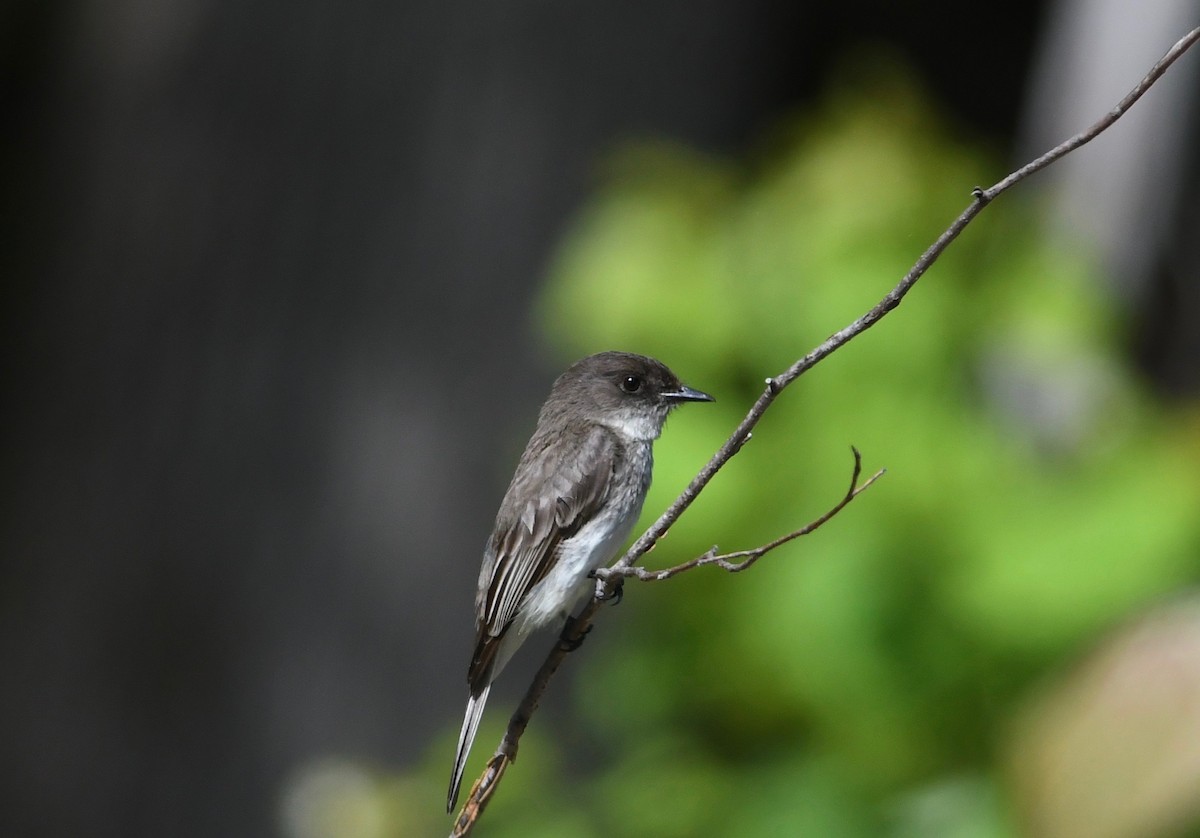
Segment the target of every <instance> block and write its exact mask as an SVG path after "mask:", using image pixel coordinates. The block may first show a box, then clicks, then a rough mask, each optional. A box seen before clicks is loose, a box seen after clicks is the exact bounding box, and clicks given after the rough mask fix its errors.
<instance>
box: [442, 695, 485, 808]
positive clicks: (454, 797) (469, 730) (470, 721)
mask: <svg viewBox="0 0 1200 838" xmlns="http://www.w3.org/2000/svg"><path fill="white" fill-rule="evenodd" d="M491 689H492V685H491V684H488V685H487V686H486V687H484V688H483V692H481V693H480V694H479V695H473V696H471V699H470V700H469V701H468V702H467V714H466V716H465V717H464V718H463V725H462V730H461V731H460V732H459V734H458V753H457V754H456V755H455V757H454V772H453V773H452V774H451V775H450V793H449V794H447V795H446V811H447V812H453V811H454V805H455V804H456V803H458V787H459V786H460V785H462V775H463V769H464V768H465V767H466V765H467V754H469V753H471V743H472V742H474V741H475V731H477V730H478V729H479V718H480V716H482V715H483V705H485V704H487V697H488V693H489V692H491Z"/></svg>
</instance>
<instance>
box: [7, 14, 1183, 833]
mask: <svg viewBox="0 0 1200 838" xmlns="http://www.w3.org/2000/svg"><path fill="white" fill-rule="evenodd" d="M1084 5H1085V6H1086V4H1084ZM1166 5H1167V4H1164V6H1166ZM1076 6H1078V4H1076ZM1193 12H1194V8H1193ZM1071 14H1072V12H1071V11H1070V10H1069V9H1067V8H1065V7H1060V6H1058V5H1057V4H1051V3H1040V2H1010V3H1005V4H962V3H949V2H926V3H917V4H904V8H903V11H900V10H899V9H898V4H894V3H884V2H870V3H864V4H840V5H839V4H803V3H786V2H731V0H720V1H719V2H718V1H717V0H705V1H704V2H688V3H683V2H674V3H672V2H645V0H639V1H638V2H628V0H619V1H618V2H609V3H604V4H592V5H582V6H581V5H579V4H562V3H545V2H523V3H509V4H503V5H497V4H486V3H462V2H449V3H444V2H438V3H432V2H428V1H427V0H419V1H418V2H407V3H373V2H362V0H354V2H348V3H340V4H334V3H329V2H320V1H319V0H317V1H315V2H314V0H301V2H293V3H272V2H267V1H266V0H257V2H232V0H223V2H222V0H192V2H185V1H184V0H176V2H166V3H161V2H158V3H155V2H147V0H141V2H139V1H138V0H124V1H123V2H116V3H105V4H100V3H96V2H92V3H62V2H38V0H23V2H21V1H19V2H16V3H10V4H8V5H7V6H6V7H5V8H4V9H3V12H2V15H0V33H2V34H0V38H2V39H3V43H2V50H0V55H2V56H3V58H2V61H3V66H2V69H0V97H2V99H0V102H2V107H3V112H4V114H5V123H6V125H7V128H6V130H5V131H4V132H3V133H2V134H0V143H2V146H0V161H2V165H3V173H4V174H3V177H4V189H3V197H2V201H3V204H2V209H0V212H2V213H3V225H2V228H3V235H4V241H3V248H2V249H0V260H2V262H0V271H2V273H3V276H4V278H5V283H4V288H5V296H6V305H5V306H4V308H3V318H4V320H3V329H2V331H0V333H2V334H3V336H4V349H5V351H4V383H3V386H4V402H3V403H4V409H3V419H2V424H0V428H2V432H3V447H2V449H0V450H2V452H3V471H2V479H3V501H4V503H3V530H2V539H3V540H2V542H0V678H2V681H3V687H2V688H0V753H2V754H3V760H4V763H5V768H6V773H7V774H8V775H9V776H8V779H6V780H5V782H4V783H3V784H2V785H0V788H2V790H3V791H2V793H3V796H4V797H3V800H0V813H2V814H0V831H2V832H3V833H4V834H6V835H22V836H36V835H76V836H101V835H112V836H118V835H119V836H128V835H164V834H165V835H171V836H179V837H180V838H186V836H213V835H222V836H243V835H244V836H259V835H265V834H272V833H274V832H276V831H278V828H279V827H278V818H277V815H276V809H277V803H278V795H279V790H280V786H281V783H282V782H283V781H284V779H285V777H286V776H287V774H288V772H289V771H291V770H292V769H293V768H294V767H295V766H296V765H298V764H300V763H302V762H303V761H305V760H307V759H311V758H313V757H316V756H320V755H322V754H329V753H332V754H339V753H349V754H354V755H355V756H357V757H359V758H363V759H367V760H371V761H373V762H375V763H376V764H379V765H382V766H385V767H387V766H394V767H402V766H405V765H407V764H409V763H410V762H411V761H412V760H414V759H416V758H418V757H419V756H420V755H422V754H424V753H425V752H426V750H427V749H428V748H429V747H430V744H431V740H432V739H433V738H434V737H435V736H441V737H443V738H445V737H446V736H447V735H448V731H449V730H450V729H452V728H456V726H457V724H458V722H459V718H460V715H459V714H460V713H461V707H460V705H461V702H462V701H463V700H464V698H465V693H464V673H465V666H466V655H467V652H468V647H469V644H470V637H471V598H472V595H473V589H474V578H475V575H476V573H477V570H478V555H479V549H480V545H481V544H482V541H483V538H484V536H485V534H486V532H487V530H488V528H489V527H490V523H491V516H492V514H493V510H494V506H495V503H496V501H497V498H498V497H499V494H500V493H501V492H502V490H503V487H504V485H505V483H506V480H507V475H508V472H509V469H510V468H511V464H512V462H513V458H514V455H515V452H516V450H517V448H518V447H519V445H520V441H521V440H522V439H523V438H524V435H525V434H526V433H527V432H528V429H529V427H530V425H531V423H532V419H533V415H534V411H535V410H536V406H537V404H538V403H539V402H540V400H541V398H542V397H543V395H544V392H545V390H546V387H547V386H548V383H549V381H550V380H551V378H552V377H553V375H554V374H555V372H556V368H557V367H558V366H560V365H561V359H558V358H553V357H549V356H548V355H547V354H546V353H545V352H544V351H543V349H542V347H541V345H540V344H539V340H538V337H537V335H536V334H535V333H534V331H533V330H532V328H531V324H530V317H529V315H528V310H529V305H530V302H531V300H532V299H533V297H534V294H535V292H536V289H537V287H538V283H539V281H540V279H541V276H542V271H543V266H544V265H545V263H546V261H547V260H548V258H549V256H550V254H551V252H552V249H553V247H554V244H555V242H556V240H557V238H558V236H559V235H560V234H561V233H562V232H563V231H564V229H565V227H566V225H567V224H568V223H569V220H570V218H571V215H572V212H573V211H574V210H575V209H576V208H578V207H579V206H580V205H581V203H582V202H583V201H584V200H585V199H586V197H587V194H588V190H589V186H590V184H591V183H592V177H593V174H594V171H595V170H594V166H595V162H596V159H597V156H598V155H600V154H602V153H603V152H604V151H605V150H606V149H607V148H609V147H611V146H612V144H613V143H615V142H618V141H620V140H621V139H623V138H627V137H630V136H665V137H669V138H672V139H674V140H677V141H680V142H683V143H686V144H689V145H692V146H695V147H698V148H700V149H702V150H704V151H707V152H710V153H717V154H723V155H738V154H742V153H745V152H746V151H747V150H749V149H752V148H753V147H754V145H755V143H756V142H758V141H759V140H761V138H762V135H763V132H764V131H765V130H766V129H768V128H769V127H770V126H771V125H772V124H773V122H774V121H775V120H777V119H778V118H779V117H780V116H781V115H783V114H786V113H788V112H791V111H793V110H795V109H797V108H799V107H802V106H803V105H804V104H805V102H807V101H809V100H810V99H811V98H812V97H814V96H815V95H818V94H819V93H820V91H821V90H822V89H824V88H825V87H826V86H827V85H828V84H829V83H830V81H831V77H832V76H833V74H835V73H836V72H837V70H838V67H839V66H842V63H843V62H844V61H845V60H846V56H847V55H850V54H852V51H853V50H855V49H859V48H861V47H863V46H864V45H867V46H871V47H876V48H878V47H882V48H885V49H888V50H891V51H893V52H894V53H896V54H898V55H900V56H902V57H903V58H904V59H905V60H906V61H907V62H909V63H910V64H911V65H912V66H913V67H915V68H916V70H917V72H918V74H919V75H920V76H921V77H922V78H923V79H924V81H925V82H926V83H927V85H928V86H929V88H930V90H931V92H932V95H933V97H934V98H935V100H936V101H938V102H939V103H940V104H941V106H942V107H943V108H945V109H946V110H947V111H948V112H949V113H950V114H951V115H952V118H954V119H955V120H956V121H957V122H958V124H959V125H960V127H961V129H962V130H963V131H964V132H966V133H968V134H970V135H972V136H978V137H983V138H986V139H987V140H988V141H990V142H991V143H993V144H994V145H995V147H996V148H997V149H999V150H1001V153H1002V154H1003V153H1005V152H1004V150H1006V149H1007V150H1008V151H1007V155H1008V156H1009V157H1010V158H1012V159H1014V160H1016V155H1017V154H1018V152H1019V151H1023V148H1022V138H1023V137H1024V138H1028V137H1030V136H1037V134H1038V130H1037V126H1036V125H1035V126H1032V127H1031V125H1030V120H1031V119H1035V118H1036V116H1031V115H1030V112H1029V108H1028V102H1029V101H1030V100H1031V91H1033V90H1034V89H1035V88H1036V85H1037V84H1038V81H1037V76H1036V75H1035V72H1034V68H1035V67H1036V66H1037V62H1036V61H1035V56H1036V55H1037V54H1038V50H1039V45H1044V44H1045V43H1046V42H1047V40H1046V39H1047V38H1048V35H1047V32H1048V31H1050V26H1051V23H1052V22H1054V21H1058V22H1059V23H1060V24H1061V23H1062V22H1063V21H1064V20H1065V21H1067V22H1068V23H1069V22H1070V20H1071ZM1142 14H1143V16H1144V17H1150V18H1153V17H1154V16H1155V15H1154V14H1152V13H1151V12H1149V11H1146V12H1144V13H1142ZM1185 17H1186V15H1185ZM1190 25H1194V23H1192V24H1186V25H1184V26H1183V27H1181V28H1178V29H1177V30H1175V29H1172V28H1171V27H1170V26H1168V27H1167V31H1168V32H1170V33H1171V34H1169V35H1168V36H1167V37H1164V38H1161V39H1160V40H1159V41H1158V42H1157V46H1156V47H1155V48H1154V49H1153V50H1152V51H1151V52H1150V53H1149V54H1148V56H1149V57H1148V58H1147V57H1146V56H1143V55H1140V54H1139V55H1138V56H1136V57H1135V59H1134V62H1133V65H1132V66H1133V67H1134V68H1135V69H1134V70H1133V71H1132V72H1130V73H1129V74H1128V75H1127V76H1126V78H1125V81H1124V82H1122V83H1121V84H1120V85H1119V86H1118V87H1117V88H1115V89H1114V90H1113V91H1111V92H1109V91H1105V93H1104V96H1105V97H1106V98H1105V100H1104V101H1106V102H1107V103H1108V104H1106V105H1105V106H1104V107H1102V108H1100V109H1099V110H1097V111H1095V113H1094V115H1093V116H1094V117H1098V116H1099V115H1100V114H1101V113H1102V112H1103V110H1104V109H1106V108H1107V107H1108V106H1110V105H1111V103H1113V102H1115V101H1116V99H1118V98H1119V97H1120V95H1122V94H1123V93H1124V91H1125V90H1126V89H1127V88H1128V87H1129V86H1131V84H1132V83H1133V82H1134V81H1135V80H1136V79H1137V78H1139V77H1140V75H1141V73H1142V72H1143V71H1144V70H1145V69H1146V68H1148V67H1149V65H1150V63H1152V61H1153V59H1154V58H1156V57H1157V56H1158V55H1159V54H1161V52H1163V51H1164V50H1165V49H1166V48H1167V47H1168V46H1169V45H1170V43H1171V42H1173V41H1174V40H1175V39H1176V38H1177V37H1179V36H1180V35H1182V34H1183V32H1184V31H1185V29H1186V28H1187V26H1190ZM1068 29H1069V26H1068ZM1189 58H1191V56H1189ZM1193 63H1194V62H1193ZM1181 72H1182V71H1181ZM1190 72H1192V78H1194V77H1195V72H1194V71H1190ZM1193 111H1194V109H1193ZM1193 111H1180V112H1178V113H1176V114H1174V117H1175V121H1176V122H1182V123H1183V124H1185V125H1191V124H1192V121H1194V116H1188V114H1190V113H1192V112H1193ZM1081 127H1083V125H1073V126H1071V127H1070V129H1069V131H1060V132H1059V135H1058V136H1057V137H1055V139H1058V138H1061V136H1065V135H1066V134H1067V133H1070V132H1071V131H1074V130H1078V129H1079V128H1081ZM1181 147H1186V146H1181ZM1035 150H1041V149H1035ZM1189 167H1190V168H1189ZM1169 176H1170V178H1171V179H1172V181H1171V182H1172V183H1174V184H1176V185H1177V186H1179V190H1178V191H1179V192H1180V193H1187V192H1188V191H1189V190H1188V189H1187V188H1186V185H1187V184H1197V181H1198V180H1200V179H1198V178H1197V174H1196V155H1195V153H1194V152H1192V153H1191V156H1190V160H1189V158H1188V157H1187V156H1186V155H1183V156H1181V157H1180V162H1179V163H1178V165H1177V166H1176V167H1175V168H1174V169H1172V170H1171V171H1170V172H1169ZM972 185H973V184H964V204H965V200H966V190H967V189H968V188H969V187H970V186H972ZM1194 192H1195V190H1194V188H1193V189H1192V190H1191V193H1192V194H1194ZM1159 203H1160V204H1164V205H1165V212H1166V214H1165V216H1164V217H1163V218H1162V219H1160V221H1159V222H1158V229H1159V230H1160V231H1161V232H1162V235H1161V241H1160V242H1158V243H1156V244H1155V246H1154V247H1153V248H1152V249H1151V252H1150V254H1149V256H1148V257H1146V259H1144V260H1143V261H1142V262H1141V263H1139V264H1140V265H1141V268H1140V269H1139V270H1135V271H1130V272H1128V273H1127V274H1122V275H1118V276H1116V278H1115V280H1114V283H1115V284H1116V285H1117V286H1118V287H1120V286H1122V285H1124V291H1123V293H1125V296H1126V298H1127V300H1128V304H1129V306H1130V307H1131V308H1132V310H1133V311H1134V312H1135V321H1136V322H1138V323H1139V324H1140V326H1139V329H1138V331H1137V334H1136V335H1134V336H1133V339H1132V340H1131V342H1130V351H1131V352H1134V353H1136V354H1137V355H1138V357H1139V358H1141V360H1142V362H1143V364H1144V366H1145V368H1146V370H1147V372H1148V373H1149V375H1150V379H1151V380H1152V381H1154V382H1156V384H1157V386H1159V387H1160V388H1162V389H1163V390H1164V391H1165V392H1168V393H1170V394H1172V396H1174V397H1178V398H1187V397H1190V396H1194V395H1195V392H1196V387H1197V375H1196V369H1197V365H1196V363H1195V361H1196V357H1197V338H1196V334H1197V332H1196V330H1195V323H1196V322H1197V320H1196V318H1195V312H1196V311H1197V293H1196V283H1195V281H1194V280H1195V277H1196V274H1197V249H1196V242H1197V240H1198V239H1200V235H1198V233H1200V211H1198V210H1197V205H1196V203H1195V201H1194V199H1190V202H1189V201H1184V200H1180V201H1178V202H1176V201H1173V200H1172V201H1160V202H1159ZM948 220H949V219H947V221H948ZM935 234H936V231H931V236H930V239H931V240H932V237H933V235H935ZM921 246H923V245H921ZM914 247H916V245H914ZM915 255H916V253H915V251H914V256H915ZM881 281H886V278H882V279H881ZM834 325H840V324H834ZM597 348H606V347H597ZM449 757H450V754H449V752H447V753H446V758H447V770H448V769H449Z"/></svg>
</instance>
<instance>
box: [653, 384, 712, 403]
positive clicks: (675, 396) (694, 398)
mask: <svg viewBox="0 0 1200 838" xmlns="http://www.w3.org/2000/svg"><path fill="white" fill-rule="evenodd" d="M662 397H663V398H664V399H666V400H667V401H671V402H715V401H716V399H714V398H713V397H712V396H710V395H709V394H708V393H702V392H700V391H699V390H693V389H692V388H691V387H687V386H685V385H683V384H680V385H679V389H678V390H668V391H667V392H665V393H663V394H662Z"/></svg>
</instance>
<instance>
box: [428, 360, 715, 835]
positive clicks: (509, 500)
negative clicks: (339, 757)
mask: <svg viewBox="0 0 1200 838" xmlns="http://www.w3.org/2000/svg"><path fill="white" fill-rule="evenodd" d="M689 401H700V402H711V401H713V397H712V396H710V395H708V394H707V393H701V392H700V391H699V390H693V389H692V388H690V387H685V386H684V385H683V384H681V383H680V382H679V379H678V378H676V377H675V374H674V373H673V372H671V371H670V370H669V369H667V368H666V366H664V365H663V364H662V363H660V362H658V361H656V360H654V359H653V358H647V357H645V356H643V355H633V354H631V353H628V352H601V353H600V354H599V355H591V356H589V357H587V358H584V359H583V360H582V361H577V362H576V363H575V364H573V365H572V366H571V367H570V368H569V369H568V370H567V371H566V372H564V373H563V374H562V375H560V376H559V377H558V380H557V381H555V382H554V387H553V388H552V389H551V390H550V396H549V398H547V399H546V403H545V404H544V405H542V411H541V413H540V414H539V415H538V424H537V429H536V430H535V431H534V432H533V436H532V437H531V438H530V440H529V444H528V445H526V446H525V453H524V454H522V455H521V461H520V462H519V463H517V470H516V472H515V473H514V474H513V479H512V482H511V483H510V484H509V485H508V491H507V492H505V494H504V500H503V501H502V502H501V503H500V511H499V512H498V513H497V514H496V526H495V528H494V529H493V530H492V536H491V538H489V539H488V542H487V546H486V547H485V549H484V551H483V567H482V568H481V569H480V571H479V586H478V589H477V590H476V593H475V631H476V639H475V654H474V656H473V657H472V658H471V666H470V669H468V670H467V683H468V685H470V689H471V698H470V700H469V701H468V702H467V714H466V718H465V719H463V726H462V732H461V733H459V735H458V753H457V755H456V756H455V758H454V772H453V774H451V776H450V793H449V795H448V796H447V799H446V811H447V812H451V811H453V810H454V804H455V803H456V802H457V800H458V787H459V784H460V783H461V782H462V774H463V767H464V765H465V763H466V761H467V754H468V753H470V751H471V743H472V741H474V739H475V731H476V730H477V729H478V727H479V717H480V716H481V715H483V706H484V704H485V703H486V702H487V697H488V691H489V690H490V689H491V686H492V681H493V680H495V678H496V676H497V675H499V674H500V670H501V669H503V668H504V665H505V664H506V663H508V660H509V658H511V657H512V655H513V652H515V651H516V650H517V647H518V646H520V645H521V643H522V642H523V641H524V640H525V638H526V637H528V636H529V634H530V633H531V632H532V631H534V630H535V629H539V628H542V627H543V626H549V625H551V624H558V625H561V624H563V623H564V622H565V621H566V618H567V617H568V616H569V614H570V612H571V610H572V609H573V608H574V607H575V605H576V604H577V603H578V602H579V600H580V599H581V598H582V597H583V596H584V595H585V594H586V593H587V592H588V590H589V588H590V586H589V584H588V574H589V573H590V572H591V571H592V570H595V569H596V568H598V567H600V566H601V565H604V564H607V563H608V562H609V561H610V560H611V559H612V558H613V556H614V555H615V554H616V551H617V550H618V549H619V548H620V547H621V546H622V545H623V544H624V543H625V539H627V538H628V537H629V533H630V531H631V530H632V529H633V525H634V523H635V522H636V521H637V519H638V515H640V514H641V511H642V502H643V501H644V500H645V499H646V490H647V489H648V488H650V471H651V468H652V466H653V464H654V458H653V454H652V451H651V446H652V444H653V443H654V440H656V439H657V438H658V436H659V434H661V433H662V428H663V422H665V421H666V419H667V414H668V413H670V412H671V409H672V408H674V407H675V406H676V405H678V404H682V403H683V402H689Z"/></svg>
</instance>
